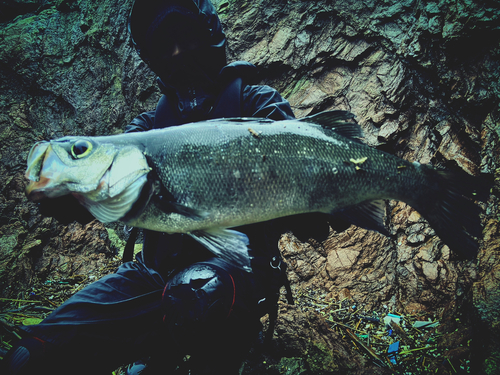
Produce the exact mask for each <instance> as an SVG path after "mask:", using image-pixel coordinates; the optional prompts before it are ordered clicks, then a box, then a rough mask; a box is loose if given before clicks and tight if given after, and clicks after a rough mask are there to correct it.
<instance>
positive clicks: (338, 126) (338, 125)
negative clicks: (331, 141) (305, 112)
mask: <svg viewBox="0 0 500 375" xmlns="http://www.w3.org/2000/svg"><path fill="white" fill-rule="evenodd" d="M354 117H355V115H354V114H353V113H351V112H349V111H325V112H320V113H317V114H315V115H311V116H307V117H304V118H302V119H300V120H299V121H302V122H307V123H310V124H316V125H319V126H321V127H322V128H323V129H327V130H331V131H333V132H335V133H336V134H338V135H341V136H343V137H346V138H349V139H351V140H353V141H356V142H359V143H361V138H363V131H362V130H361V127H360V126H359V124H358V123H357V122H356V120H354Z"/></svg>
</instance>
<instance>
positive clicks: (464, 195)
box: [412, 165, 492, 259]
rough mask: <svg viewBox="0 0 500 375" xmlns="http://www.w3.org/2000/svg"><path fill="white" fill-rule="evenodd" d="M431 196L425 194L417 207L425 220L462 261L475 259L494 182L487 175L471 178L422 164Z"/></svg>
mask: <svg viewBox="0 0 500 375" xmlns="http://www.w3.org/2000/svg"><path fill="white" fill-rule="evenodd" d="M421 167H422V168H424V173H425V174H427V177H428V181H432V182H433V185H434V188H433V189H432V190H433V191H432V194H428V193H427V194H425V196H422V197H420V199H419V201H418V202H414V204H412V205H413V207H415V208H416V209H417V210H418V211H419V212H420V213H421V214H422V216H423V217H425V218H426V219H427V220H428V221H429V224H430V225H431V227H432V228H433V229H434V230H435V232H436V234H437V235H438V236H439V237H440V238H441V240H442V241H443V242H444V243H445V244H446V245H448V246H449V247H450V249H451V250H452V251H454V252H455V253H457V255H458V257H459V258H460V259H474V258H475V257H476V255H477V251H478V248H479V244H478V239H479V238H481V237H482V226H481V218H480V213H481V207H480V206H479V205H478V204H477V203H478V201H482V202H485V201H486V200H487V199H488V197H489V193H490V189H491V187H492V183H491V182H490V181H489V179H487V178H486V177H484V176H471V175H469V174H468V173H466V172H464V171H444V170H436V169H433V168H432V167H429V166H425V165H422V166H421Z"/></svg>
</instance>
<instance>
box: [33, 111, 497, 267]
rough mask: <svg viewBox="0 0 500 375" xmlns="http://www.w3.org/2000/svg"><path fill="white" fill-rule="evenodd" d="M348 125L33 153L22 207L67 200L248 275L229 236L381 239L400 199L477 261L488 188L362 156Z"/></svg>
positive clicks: (317, 118) (201, 133) (156, 135)
mask: <svg viewBox="0 0 500 375" xmlns="http://www.w3.org/2000/svg"><path fill="white" fill-rule="evenodd" d="M352 118H353V115H352V114H350V113H348V112H344V111H332V112H324V113H320V114H317V115H313V116H310V117H306V118H304V119H300V120H285V121H272V120H266V119H232V120H212V121H205V122H200V123H194V124H186V125H182V126H176V127H170V128H166V129H160V130H152V131H148V132H142V133H129V134H122V135H114V136H103V137H64V138H61V139H58V140H53V141H49V142H47V141H44V142H39V143H37V144H35V146H33V148H32V150H31V152H30V154H29V156H28V168H27V171H26V176H27V178H28V179H30V180H31V182H30V184H29V185H28V187H27V195H28V197H29V198H30V199H32V200H35V201H36V200H39V199H43V198H45V197H48V198H54V197H57V196H60V195H64V194H72V195H74V196H75V197H76V198H77V199H78V200H79V201H80V202H81V203H82V204H83V205H84V206H85V207H87V208H88V210H89V211H90V212H91V213H92V214H93V215H94V216H95V217H96V218H98V219H99V220H101V221H103V222H113V221H122V222H124V223H126V224H128V225H133V226H137V227H141V228H146V229H150V230H157V231H161V232H167V233H188V234H189V235H191V236H193V237H194V238H195V239H197V240H198V241H199V242H201V243H202V244H203V245H205V246H206V247H207V248H208V249H209V250H211V251H212V252H213V253H214V254H216V255H219V256H222V257H224V258H225V259H227V260H229V261H232V262H234V263H235V264H237V265H239V266H241V267H243V268H245V269H247V270H248V269H249V264H250V258H249V256H248V251H247V244H246V242H245V241H246V240H247V239H246V236H244V235H242V234H241V233H238V232H235V231H231V230H228V229H227V228H233V227H238V226H241V225H245V224H252V223H257V222H262V221H267V220H270V219H274V218H279V217H284V216H290V215H296V214H301V213H310V212H321V213H327V214H333V213H336V212H339V211H342V213H343V214H344V215H345V216H346V217H348V218H352V219H353V220H354V222H355V223H356V224H359V225H362V226H366V227H369V228H375V229H378V228H381V226H382V224H381V225H379V226H377V225H373V221H374V219H379V216H380V212H379V210H380V207H381V203H379V202H380V200H381V199H385V198H388V199H396V200H401V201H404V202H406V203H408V204H410V205H412V206H413V207H414V208H415V209H417V210H418V211H419V212H420V213H421V214H422V216H424V217H425V218H426V219H427V220H428V221H429V223H430V224H431V226H432V227H433V228H434V229H435V231H436V233H437V234H438V235H439V236H440V237H441V239H442V240H443V241H444V242H445V243H446V244H448V245H449V246H450V248H452V250H455V251H457V252H459V253H460V254H461V255H462V256H465V257H468V258H471V257H474V256H475V254H476V252H477V247H478V244H477V237H479V236H480V235H481V224H480V220H479V207H478V206H477V205H476V204H475V202H474V201H475V200H485V199H487V197H488V195H489V188H490V186H491V184H490V183H486V182H485V181H484V180H482V179H477V178H474V177H473V176H470V175H468V174H466V173H465V172H463V171H461V172H459V171H453V172H452V171H439V170H436V169H434V168H432V167H431V166H427V165H420V164H419V163H416V162H414V163H411V162H408V161H405V160H402V159H400V158H397V157H395V156H393V155H390V154H388V153H385V152H382V151H380V150H377V149H375V148H371V147H368V146H367V145H365V144H363V143H361V142H360V140H359V138H360V136H361V130H360V128H359V126H358V125H357V124H356V123H354V122H353V121H352ZM367 202H368V203H369V202H375V203H369V204H368V203H367ZM370 211H372V212H370Z"/></svg>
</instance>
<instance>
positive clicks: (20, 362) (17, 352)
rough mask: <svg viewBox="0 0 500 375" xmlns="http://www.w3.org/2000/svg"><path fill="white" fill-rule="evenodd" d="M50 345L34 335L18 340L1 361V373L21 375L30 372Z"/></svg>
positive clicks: (44, 355)
mask: <svg viewBox="0 0 500 375" xmlns="http://www.w3.org/2000/svg"><path fill="white" fill-rule="evenodd" d="M51 346H52V345H51V344H50V343H48V342H46V341H43V340H41V339H39V338H36V337H33V338H32V337H30V338H24V339H22V340H20V341H18V342H17V343H16V344H15V345H14V346H13V347H12V349H10V350H9V352H8V353H7V354H6V355H5V357H4V359H3V361H2V373H3V374H7V375H22V374H29V373H32V371H33V370H34V369H36V368H37V367H39V365H40V362H41V361H43V360H44V359H45V357H46V354H47V353H48V352H49V351H50V347H51Z"/></svg>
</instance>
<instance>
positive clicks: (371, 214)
mask: <svg viewBox="0 0 500 375" xmlns="http://www.w3.org/2000/svg"><path fill="white" fill-rule="evenodd" d="M333 216H334V217H340V218H343V219H345V220H347V221H349V222H351V223H352V224H354V225H357V226H358V227H361V228H365V229H369V230H375V231H377V232H379V233H382V234H384V235H386V236H389V235H390V233H389V231H388V230H387V228H386V227H385V225H384V221H385V202H384V201H383V200H377V201H370V202H364V203H361V204H358V205H356V206H352V207H348V208H346V209H344V210H342V211H337V212H335V213H333Z"/></svg>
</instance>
